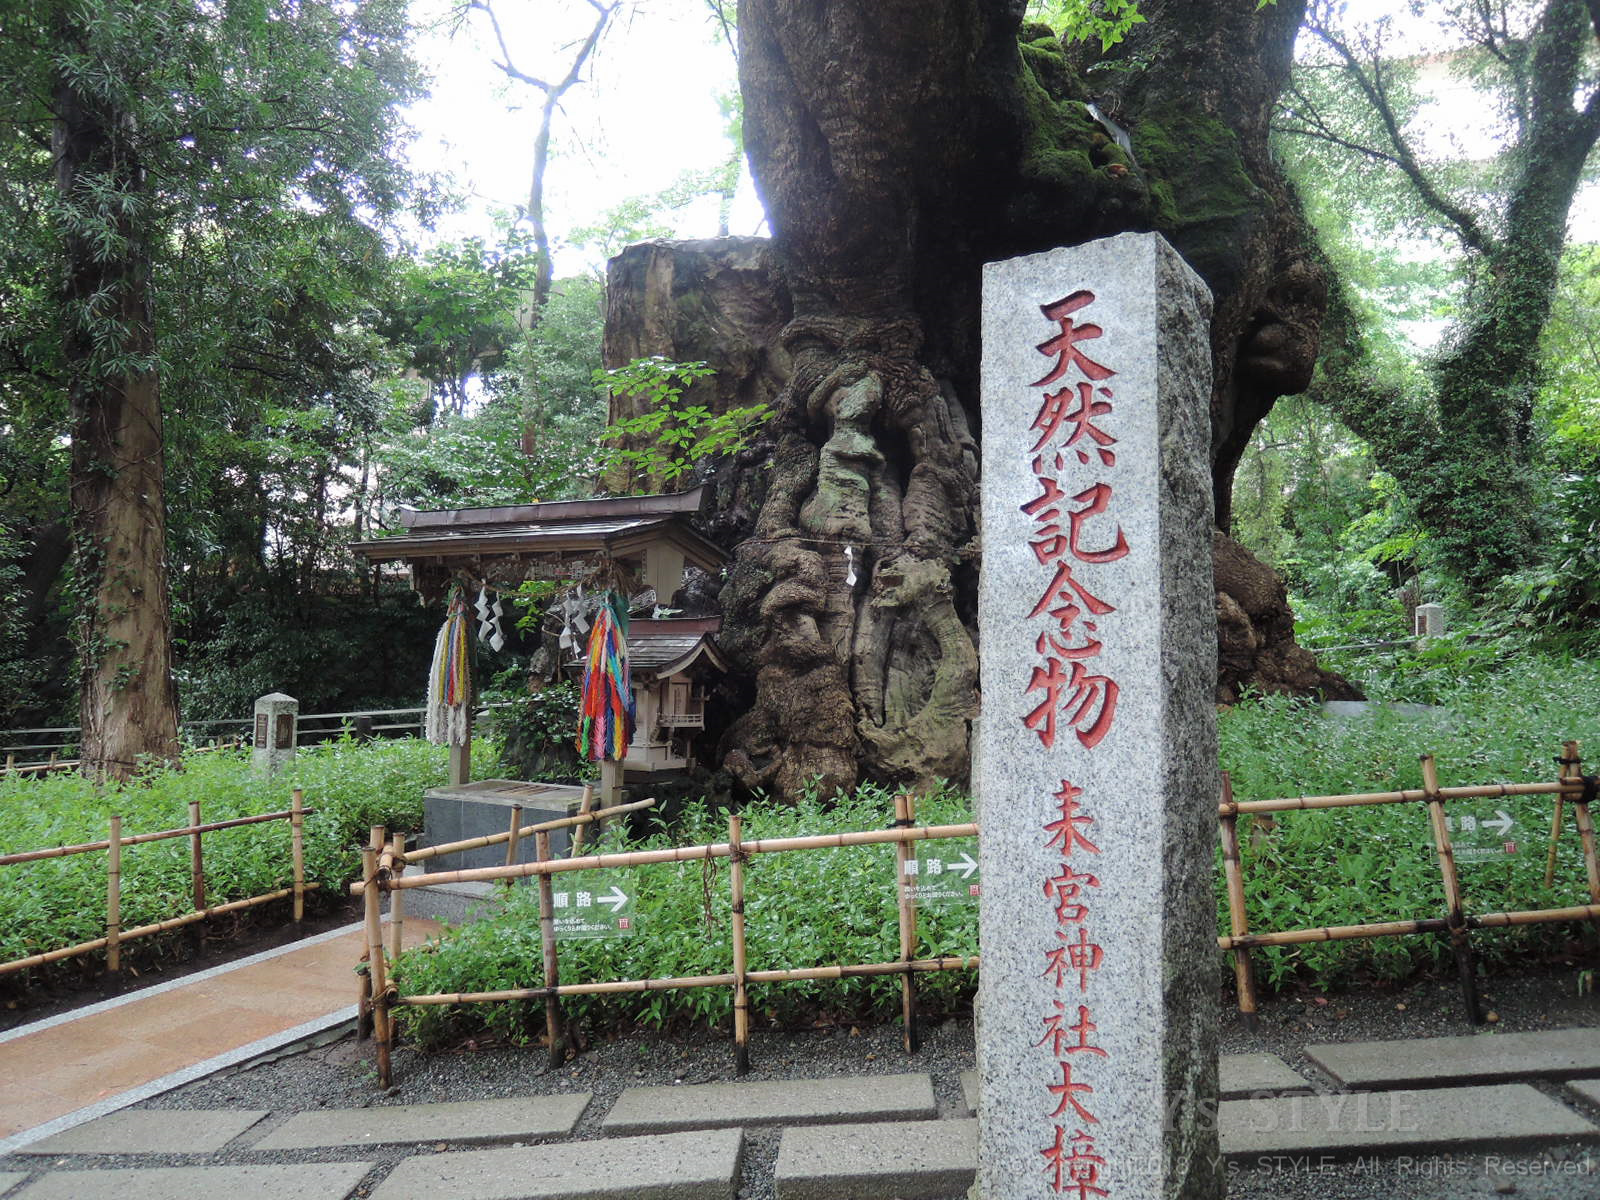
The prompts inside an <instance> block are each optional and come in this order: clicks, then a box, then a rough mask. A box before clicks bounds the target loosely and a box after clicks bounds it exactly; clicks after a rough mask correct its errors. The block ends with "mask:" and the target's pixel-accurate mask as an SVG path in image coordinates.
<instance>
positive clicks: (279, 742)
mask: <svg viewBox="0 0 1600 1200" xmlns="http://www.w3.org/2000/svg"><path fill="white" fill-rule="evenodd" d="M299 735H300V701H298V700H296V699H295V698H294V697H293V696H285V695H284V694H283V693H282V692H272V693H271V694H270V695H266V696H262V697H261V698H260V699H259V700H257V701H256V723H255V730H254V732H253V734H252V736H251V739H250V740H251V743H252V745H253V747H254V748H253V749H252V750H251V751H250V765H251V766H252V767H254V768H255V769H256V770H257V771H261V772H264V773H266V774H269V775H270V774H274V773H275V772H277V771H278V770H279V769H280V768H282V767H283V766H284V765H285V764H287V763H291V762H293V761H294V750H295V744H296V742H297V741H298V740H299Z"/></svg>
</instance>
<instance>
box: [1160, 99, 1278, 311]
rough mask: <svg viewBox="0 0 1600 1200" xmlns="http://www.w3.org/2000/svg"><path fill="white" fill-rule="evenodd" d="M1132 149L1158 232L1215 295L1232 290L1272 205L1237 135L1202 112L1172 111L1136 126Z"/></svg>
mask: <svg viewBox="0 0 1600 1200" xmlns="http://www.w3.org/2000/svg"><path fill="white" fill-rule="evenodd" d="M1133 151H1134V155H1135V157H1136V158H1137V159H1138V162H1139V166H1140V168H1141V169H1142V170H1143V171H1144V172H1145V173H1146V174H1147V176H1148V177H1149V179H1150V194H1151V199H1152V200H1153V202H1154V206H1155V221H1156V227H1157V228H1158V229H1160V230H1161V232H1162V233H1164V234H1166V235H1167V237H1168V238H1169V239H1171V241H1172V244H1173V245H1174V246H1176V247H1177V249H1178V251H1179V252H1180V253H1181V254H1182V255H1183V256H1184V258H1186V259H1187V260H1188V261H1189V263H1190V265H1191V266H1193V267H1194V268H1195V270H1196V271H1198V272H1199V273H1200V275H1201V277H1202V278H1203V279H1204V280H1205V281H1206V283H1208V284H1209V285H1210V286H1211V287H1212V289H1213V290H1215V291H1219V292H1220V291H1227V290H1232V288H1233V286H1235V284H1236V283H1237V281H1238V277H1239V274H1240V272H1241V271H1242V270H1243V266H1244V256H1243V251H1244V246H1245V244H1246V242H1247V241H1248V240H1249V236H1250V233H1251V230H1252V228H1253V227H1254V225H1255V224H1256V223H1257V222H1258V221H1259V220H1261V219H1263V217H1264V216H1265V214H1266V213H1267V212H1268V211H1269V210H1270V209H1271V206H1272V202H1271V198H1270V197H1269V196H1267V194H1266V193H1265V192H1263V191H1261V189H1259V188H1258V187H1256V185H1255V184H1254V183H1253V182H1251V179H1250V175H1249V173H1248V172H1247V171H1246V170H1245V165H1244V159H1243V157H1242V156H1241V155H1240V153H1239V140H1238V137H1237V135H1236V134H1235V133H1234V132H1233V130H1231V129H1229V128H1228V127H1227V126H1226V125H1224V124H1223V123H1222V122H1221V121H1218V120H1217V119H1216V118H1214V117H1211V116H1208V115H1206V114H1204V113H1199V112H1194V111H1191V110H1183V109H1178V108H1168V109H1166V110H1164V111H1159V112H1155V113H1152V114H1150V115H1148V116H1147V117H1146V118H1145V119H1144V120H1142V121H1140V122H1139V125H1138V128H1137V129H1136V130H1134V132H1133Z"/></svg>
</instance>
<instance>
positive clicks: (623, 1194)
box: [372, 1129, 744, 1200]
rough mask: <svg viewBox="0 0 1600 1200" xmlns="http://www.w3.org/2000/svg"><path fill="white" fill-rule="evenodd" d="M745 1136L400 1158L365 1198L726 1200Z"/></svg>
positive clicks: (667, 1137) (684, 1136)
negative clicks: (370, 1195) (368, 1196)
mask: <svg viewBox="0 0 1600 1200" xmlns="http://www.w3.org/2000/svg"><path fill="white" fill-rule="evenodd" d="M743 1153H744V1133H743V1131H741V1130H738V1129H711V1130H705V1131H703V1132H699V1133H666V1134H659V1135H656V1136H653V1137H632V1138H600V1139H597V1140H594V1141H585V1142H559V1143H556V1144H555V1145H550V1146H532V1147H528V1148H526V1149H504V1150H457V1151H452V1152H451V1153H448V1154H419V1155H415V1156H413V1157H411V1158H407V1159H405V1160H403V1161H402V1162H401V1163H400V1165H399V1166H397V1167H396V1168H395V1169H394V1170H393V1171H391V1172H390V1173H389V1177H388V1178H387V1179H385V1180H384V1181H383V1182H382V1183H381V1184H379V1185H378V1187H377V1190H375V1191H374V1192H373V1193H372V1200H563V1198H566V1200H733V1195H734V1191H735V1189H736V1188H737V1187H738V1186H739V1163H740V1159H741V1157H742V1156H743Z"/></svg>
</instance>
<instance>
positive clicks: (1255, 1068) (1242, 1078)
mask: <svg viewBox="0 0 1600 1200" xmlns="http://www.w3.org/2000/svg"><path fill="white" fill-rule="evenodd" d="M1217 1066H1218V1077H1219V1081H1220V1090H1221V1098H1222V1099H1223V1100H1243V1099H1246V1098H1248V1097H1250V1096H1260V1095H1264V1094H1265V1095H1274V1096H1291V1095H1296V1094H1305V1093H1308V1092H1310V1091H1311V1085H1310V1084H1309V1083H1307V1082H1306V1081H1305V1079H1304V1077H1302V1076H1301V1075H1300V1074H1299V1073H1298V1072H1296V1071H1293V1070H1291V1069H1290V1068H1289V1064H1288V1063H1286V1062H1284V1061H1283V1059H1281V1058H1279V1057H1278V1056H1277V1055H1276V1054H1224V1055H1223V1056H1222V1057H1221V1059H1220V1060H1219V1061H1218V1064H1217ZM961 1096H962V1099H964V1100H965V1101H966V1103H967V1111H968V1112H971V1113H974V1114H975V1113H977V1111H978V1073H977V1072H976V1071H963V1072H961Z"/></svg>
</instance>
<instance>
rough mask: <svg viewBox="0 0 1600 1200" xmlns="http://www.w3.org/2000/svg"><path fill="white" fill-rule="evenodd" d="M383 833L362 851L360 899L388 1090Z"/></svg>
mask: <svg viewBox="0 0 1600 1200" xmlns="http://www.w3.org/2000/svg"><path fill="white" fill-rule="evenodd" d="M382 833H383V830H382V829H381V827H380V828H376V829H374V830H373V838H372V841H373V844H372V845H370V846H368V847H366V848H365V849H364V850H362V851H361V867H362V872H361V873H362V877H363V878H364V879H365V880H366V884H367V886H366V887H365V888H364V889H362V892H361V897H362V901H363V903H364V906H365V909H366V927H367V978H368V981H369V986H370V988H371V992H372V1032H373V1037H374V1040H375V1042H376V1044H377V1059H378V1085H379V1086H380V1087H382V1088H384V1089H385V1090H387V1089H388V1088H389V1086H390V1084H391V1082H392V1079H391V1075H390V1070H389V1003H388V990H389V979H388V973H387V972H386V971H385V970H384V961H383V910H382V904H383V881H382V880H381V879H380V878H379V876H378V847H379V846H380V845H382V844H383V838H382Z"/></svg>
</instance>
